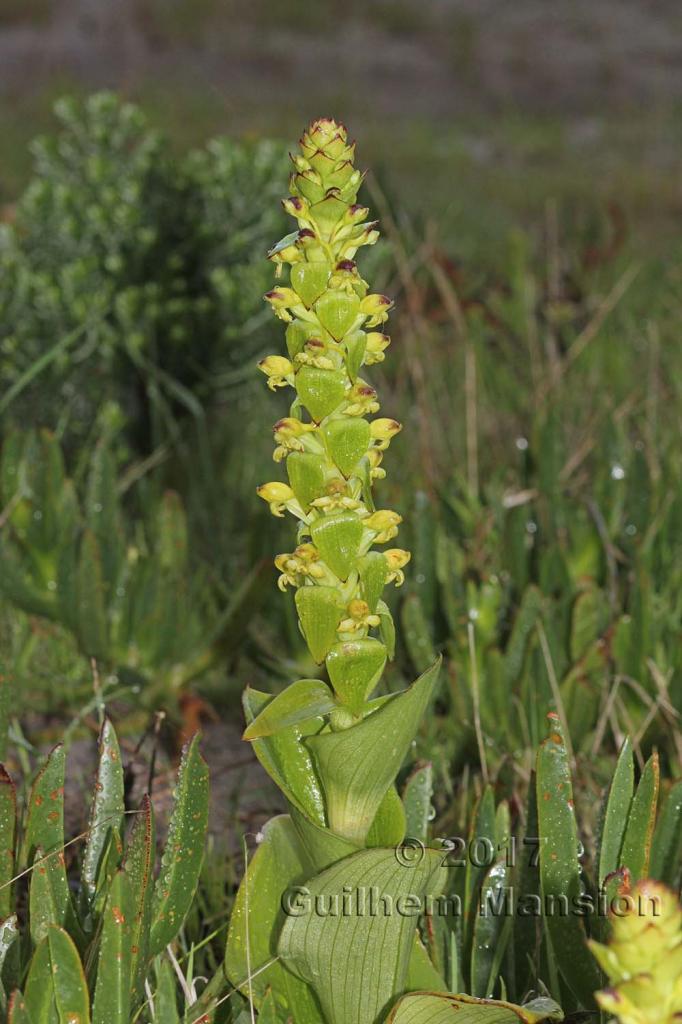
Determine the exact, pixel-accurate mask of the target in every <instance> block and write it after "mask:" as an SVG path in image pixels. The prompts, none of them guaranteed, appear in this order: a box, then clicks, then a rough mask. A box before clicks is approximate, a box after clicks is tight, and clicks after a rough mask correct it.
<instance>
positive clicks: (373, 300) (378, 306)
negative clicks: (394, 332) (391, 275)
mask: <svg viewBox="0 0 682 1024" xmlns="http://www.w3.org/2000/svg"><path fill="white" fill-rule="evenodd" d="M392 306H393V303H392V302H391V300H390V299H389V298H388V297H387V296H386V295H379V294H373V295H367V296H365V298H364V299H363V300H362V302H361V303H360V312H361V313H364V314H365V316H368V317H369V320H368V321H367V325H366V326H367V327H378V326H379V324H383V323H384V321H385V320H388V311H389V309H391V307H392Z"/></svg>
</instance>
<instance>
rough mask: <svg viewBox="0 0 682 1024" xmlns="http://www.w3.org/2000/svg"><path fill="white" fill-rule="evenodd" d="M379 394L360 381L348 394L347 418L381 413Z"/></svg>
mask: <svg viewBox="0 0 682 1024" xmlns="http://www.w3.org/2000/svg"><path fill="white" fill-rule="evenodd" d="M379 408H380V406H379V403H378V402H377V393H376V391H375V390H374V388H373V387H371V385H369V384H368V383H367V382H366V381H364V380H360V379H358V380H357V381H356V382H355V384H354V385H353V387H352V388H351V389H350V391H349V392H348V405H347V407H346V415H347V416H366V415H368V414H371V413H373V412H379Z"/></svg>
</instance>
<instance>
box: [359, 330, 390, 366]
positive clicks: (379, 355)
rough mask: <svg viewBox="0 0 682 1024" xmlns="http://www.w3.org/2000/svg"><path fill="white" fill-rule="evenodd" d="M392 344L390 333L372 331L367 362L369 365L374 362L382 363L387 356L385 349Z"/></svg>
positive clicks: (368, 336)
mask: <svg viewBox="0 0 682 1024" xmlns="http://www.w3.org/2000/svg"><path fill="white" fill-rule="evenodd" d="M390 344H391V339H390V338H389V336H388V334H382V333H381V332H380V331H372V332H371V334H368V335H367V349H366V352H365V363H366V364H367V365H368V366H372V365H373V364H374V363H382V362H383V361H384V359H385V358H386V356H385V355H384V351H385V349H387V348H388V346H389V345H390Z"/></svg>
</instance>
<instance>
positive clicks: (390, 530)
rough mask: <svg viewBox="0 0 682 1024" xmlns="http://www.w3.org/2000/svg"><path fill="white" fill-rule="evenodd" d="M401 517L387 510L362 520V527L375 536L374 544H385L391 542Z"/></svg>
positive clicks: (401, 519) (381, 510)
mask: <svg viewBox="0 0 682 1024" xmlns="http://www.w3.org/2000/svg"><path fill="white" fill-rule="evenodd" d="M402 521H403V517H402V516H400V515H398V513H397V512H392V511H391V510H390V509H388V508H384V509H380V510H379V511H378V512H373V513H372V515H371V516H368V518H367V519H364V520H363V526H364V527H365V528H366V529H368V530H371V531H372V532H373V533H375V534H376V537H375V538H374V543H375V544H385V543H386V542H387V541H389V540H392V539H393V538H394V537H395V536H396V534H397V533H398V524H399V523H402Z"/></svg>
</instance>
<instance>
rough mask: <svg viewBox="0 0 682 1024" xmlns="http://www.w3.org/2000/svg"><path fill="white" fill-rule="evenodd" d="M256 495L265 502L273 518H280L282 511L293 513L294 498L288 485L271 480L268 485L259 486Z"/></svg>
mask: <svg viewBox="0 0 682 1024" xmlns="http://www.w3.org/2000/svg"><path fill="white" fill-rule="evenodd" d="M257 494H258V496H259V498H262V499H263V501H267V503H268V505H269V506H270V511H271V512H272V514H273V516H279V517H282V516H283V515H284V510H285V509H287V508H289V509H290V510H291V511H294V509H293V508H292V505H294V506H296V505H297V503H296V496H295V495H294V492H293V491H292V489H291V487H289V485H288V484H283V483H281V482H280V481H278V480H273V481H272V482H271V483H269V484H261V485H260V487H258V488H257Z"/></svg>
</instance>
